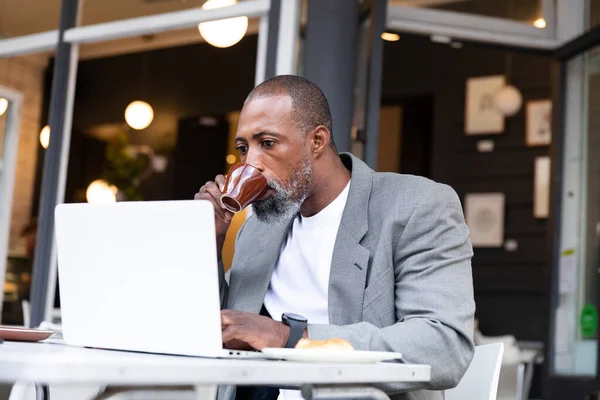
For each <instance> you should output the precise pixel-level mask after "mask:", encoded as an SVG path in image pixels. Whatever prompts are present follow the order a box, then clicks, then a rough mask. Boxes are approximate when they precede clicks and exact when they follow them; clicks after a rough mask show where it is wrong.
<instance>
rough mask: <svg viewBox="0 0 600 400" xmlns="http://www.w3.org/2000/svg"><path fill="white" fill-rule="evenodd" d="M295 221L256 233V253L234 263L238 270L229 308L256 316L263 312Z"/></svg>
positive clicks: (233, 278) (235, 273) (232, 276)
mask: <svg viewBox="0 0 600 400" xmlns="http://www.w3.org/2000/svg"><path fill="white" fill-rule="evenodd" d="M292 221H293V219H292V220H290V221H288V222H287V223H283V224H274V225H269V226H268V228H267V229H262V232H257V233H256V236H257V246H256V247H255V249H256V250H255V251H252V250H251V249H248V250H250V253H249V254H248V255H247V256H246V257H245V258H243V259H242V260H240V261H239V262H235V264H234V266H233V267H234V268H235V269H233V268H232V271H231V282H230V286H229V299H228V303H227V308H230V309H235V310H240V311H246V312H251V313H255V314H258V313H259V312H260V309H261V307H262V305H263V302H264V300H265V294H266V293H267V289H268V288H269V283H270V282H271V275H272V274H273V269H274V268H275V264H276V263H277V260H278V258H279V252H280V250H281V246H282V245H283V242H284V240H285V239H286V238H287V233H288V231H289V227H290V225H291V222H292Z"/></svg>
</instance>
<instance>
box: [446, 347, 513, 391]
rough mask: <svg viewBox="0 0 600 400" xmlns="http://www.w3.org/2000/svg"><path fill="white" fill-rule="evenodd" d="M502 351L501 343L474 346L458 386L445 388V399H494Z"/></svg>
mask: <svg viewBox="0 0 600 400" xmlns="http://www.w3.org/2000/svg"><path fill="white" fill-rule="evenodd" d="M503 353H504V344H502V343H494V344H486V345H483V346H476V347H475V355H474V356H473V360H471V365H469V368H468V369H467V372H465V375H464V376H463V377H462V379H461V381H460V382H459V383H458V386H456V387H455V388H453V389H449V390H446V392H445V395H446V397H445V398H446V400H466V399H468V400H496V393H497V391H498V379H499V377H500V367H501V366H502V354H503Z"/></svg>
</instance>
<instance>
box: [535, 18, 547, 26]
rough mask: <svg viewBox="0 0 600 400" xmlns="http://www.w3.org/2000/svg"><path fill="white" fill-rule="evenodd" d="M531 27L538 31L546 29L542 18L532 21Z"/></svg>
mask: <svg viewBox="0 0 600 400" xmlns="http://www.w3.org/2000/svg"><path fill="white" fill-rule="evenodd" d="M533 26H535V27H536V28H539V29H544V28H545V27H546V20H545V19H544V18H538V19H536V20H535V21H533Z"/></svg>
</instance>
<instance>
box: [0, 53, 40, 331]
mask: <svg viewBox="0 0 600 400" xmlns="http://www.w3.org/2000/svg"><path fill="white" fill-rule="evenodd" d="M46 63H47V59H46V58H45V57H44V56H41V55H40V56H33V55H32V56H28V57H12V58H8V59H2V60H0V114H2V115H0V144H2V147H0V160H1V164H2V168H0V170H1V171H2V172H1V173H0V188H1V189H2V190H0V193H1V195H0V215H1V216H0V230H1V232H0V238H2V243H0V246H2V247H1V250H2V251H0V253H1V254H2V258H3V259H2V260H0V262H1V265H2V266H6V270H5V272H6V274H5V275H4V274H2V273H1V272H0V279H1V280H2V288H3V293H2V298H3V303H2V315H1V318H2V319H1V323H4V324H11V325H21V324H23V323H24V320H23V309H22V301H23V300H28V299H29V292H30V284H31V270H32V264H33V255H34V250H35V244H36V220H35V214H36V213H35V212H34V210H36V208H37V207H36V206H35V200H34V198H35V194H34V191H35V185H34V182H35V179H36V175H38V174H39V173H40V170H39V167H41V163H40V162H38V154H40V153H41V152H42V151H43V150H42V149H43V148H42V144H41V142H40V131H41V126H40V120H41V119H42V114H43V102H42V98H43V90H44V86H45V82H44V77H45V74H44V71H45V68H46ZM3 92H4V93H8V95H6V98H7V99H8V101H7V102H5V101H4V99H5V98H4V97H3V96H2V93H3ZM13 93H19V94H20V95H21V96H22V105H21V108H20V110H21V112H20V113H17V114H13V113H12V110H13V109H14V107H15V104H14V102H13V100H12V99H11V96H14V94H13ZM5 106H7V107H6V109H5ZM3 110H4V112H1V111H3ZM14 115H16V116H17V118H19V119H20V120H19V121H17V120H16V119H13V116H14ZM15 126H19V129H18V130H15V129H14V127H15ZM15 144H16V145H17V146H18V151H17V152H16V154H15V153H14V151H15V149H14V147H15ZM11 149H12V150H11ZM11 152H12V153H11ZM15 156H16V157H15ZM11 184H12V185H11ZM5 185H10V186H12V195H11V196H9V195H7V193H6V192H4V189H5V188H6V187H8V186H5ZM8 205H10V213H8V209H9V207H8ZM4 212H6V214H4ZM5 251H6V253H5ZM0 269H1V270H4V268H0Z"/></svg>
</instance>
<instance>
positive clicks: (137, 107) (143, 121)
mask: <svg viewBox="0 0 600 400" xmlns="http://www.w3.org/2000/svg"><path fill="white" fill-rule="evenodd" d="M153 119H154V110H153V109H152V107H151V106H150V104H148V103H146V102H145V101H139V100H136V101H133V102H131V103H130V104H129V105H128V106H127V108H126V109H125V121H127V124H128V125H129V126H130V127H132V128H133V129H137V130H141V129H146V128H147V127H148V126H149V125H150V124H151V123H152V120H153Z"/></svg>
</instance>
